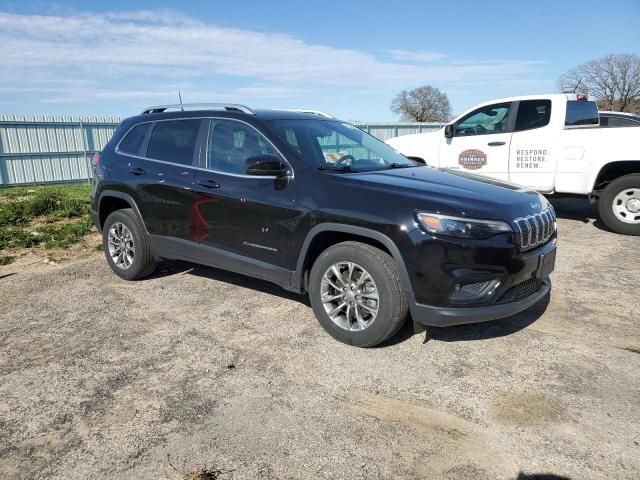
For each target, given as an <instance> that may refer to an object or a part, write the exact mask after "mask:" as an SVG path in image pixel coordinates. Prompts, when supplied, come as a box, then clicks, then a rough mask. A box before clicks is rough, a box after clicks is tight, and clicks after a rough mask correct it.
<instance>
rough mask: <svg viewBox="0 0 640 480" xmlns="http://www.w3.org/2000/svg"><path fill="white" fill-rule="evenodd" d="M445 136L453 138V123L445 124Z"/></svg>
mask: <svg viewBox="0 0 640 480" xmlns="http://www.w3.org/2000/svg"><path fill="white" fill-rule="evenodd" d="M444 136H445V138H453V124H451V123H450V124H448V125H445V126H444Z"/></svg>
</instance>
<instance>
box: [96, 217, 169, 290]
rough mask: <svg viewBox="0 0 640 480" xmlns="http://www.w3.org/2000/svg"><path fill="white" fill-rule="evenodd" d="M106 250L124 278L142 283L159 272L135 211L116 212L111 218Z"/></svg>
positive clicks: (105, 229) (104, 244)
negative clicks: (140, 280)
mask: <svg viewBox="0 0 640 480" xmlns="http://www.w3.org/2000/svg"><path fill="white" fill-rule="evenodd" d="M102 247H103V249H104V254H105V256H106V257H107V263H109V266H110V267H111V270H113V271H114V273H115V274H116V275H118V276H119V277H120V278H124V279H125V280H138V279H140V278H144V277H146V276H148V275H151V274H152V273H153V271H154V270H155V269H156V261H155V260H154V258H153V255H152V253H151V248H150V246H149V241H148V239H147V235H146V233H145V231H144V227H143V225H142V222H141V221H140V219H139V218H138V216H137V215H136V214H135V213H134V211H133V210H132V209H131V208H124V209H122V210H116V211H115V212H112V213H111V214H110V215H109V216H108V217H107V219H106V220H105V222H104V226H103V228H102Z"/></svg>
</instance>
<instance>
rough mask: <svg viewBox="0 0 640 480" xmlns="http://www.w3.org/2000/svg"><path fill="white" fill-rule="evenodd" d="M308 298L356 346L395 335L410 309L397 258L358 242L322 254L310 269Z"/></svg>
mask: <svg viewBox="0 0 640 480" xmlns="http://www.w3.org/2000/svg"><path fill="white" fill-rule="evenodd" d="M309 300H310V301H311V306H312V308H313V312H314V313H315V315H316V318H317V319H318V321H319V322H320V325H322V327H323V328H324V329H325V330H326V331H327V332H328V333H329V334H330V335H331V336H332V337H333V338H335V339H336V340H339V341H340V342H343V343H346V344H349V345H354V346H357V347H372V346H374V345H378V344H379V343H382V342H384V341H385V340H387V339H389V338H391V337H392V336H394V335H395V334H396V333H397V332H398V330H400V328H401V327H402V325H403V324H404V322H405V320H406V317H407V310H408V305H407V295H406V292H405V290H404V288H403V285H402V281H401V279H400V273H399V271H398V267H397V265H396V263H395V261H394V260H393V258H391V256H389V255H388V254H387V253H385V252H383V251H382V250H380V249H378V248H375V247H372V246H371V245H367V244H364V243H360V242H343V243H339V244H336V245H334V246H332V247H329V248H328V249H327V250H325V251H324V252H322V253H321V254H320V256H319V257H318V258H317V259H316V261H315V263H314V264H313V267H312V268H311V275H310V277H309ZM341 305H344V306H343V307H341Z"/></svg>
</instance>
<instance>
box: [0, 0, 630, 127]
mask: <svg viewBox="0 0 640 480" xmlns="http://www.w3.org/2000/svg"><path fill="white" fill-rule="evenodd" d="M603 5H604V3H603V2H602V1H591V0H582V1H573V2H570V1H560V0H556V1H546V0H544V1H539V0H536V1H529V2H516V1H485V2H478V1H477V0H476V1H469V0H457V1H456V2H426V1H424V0H422V1H400V0H398V1H396V2H390V1H389V0H386V1H378V0H370V1H366V2H365V1H351V2H350V1H347V0H342V1H333V0H324V1H322V2H307V1H304V0H298V1H288V0H287V1H276V0H270V1H257V0H256V1H249V0H245V1H238V0H234V1H232V0H217V1H204V0H201V1H183V2H175V1H173V2H170V1H163V0H155V1H153V2H150V1H138V2H134V1H121V0H112V1H108V2H107V1H104V0H103V1H100V2H97V1H79V0H76V1H71V2H64V1H63V2H57V3H53V2H42V1H29V0H20V1H0V65H2V70H3V72H2V75H0V105H1V107H0V113H33V114H86V115H88V114H92V115H118V116H128V115H132V114H135V113H138V112H139V111H140V110H141V109H142V108H143V107H145V106H147V105H151V104H157V103H167V102H174V101H176V99H177V92H178V90H180V91H182V94H183V98H184V100H185V101H189V102H196V101H214V102H219V101H228V102H237V103H245V104H247V105H250V106H253V107H266V108H275V107H281V108H298V107H305V108H316V109H321V110H326V111H328V112H331V113H333V114H334V115H337V116H339V117H341V118H345V119H351V120H379V121H386V120H395V116H394V115H393V114H392V113H391V112H390V110H389V105H390V103H391V100H392V99H393V97H394V96H395V94H396V93H397V92H398V91H399V90H402V89H410V88H413V87H416V86H420V85H424V84H430V85H433V86H436V87H438V88H440V89H441V90H443V91H445V92H446V93H447V94H448V95H449V98H450V100H451V103H452V107H453V111H454V112H461V111H463V110H465V109H466V108H468V107H471V106H473V105H474V104H476V103H478V102H480V101H483V100H487V99H491V98H496V97H502V96H509V95H519V94H533V93H543V92H550V91H551V92H553V91H556V90H557V87H556V81H557V78H558V76H559V75H560V74H561V73H563V72H564V71H566V70H567V69H569V68H571V67H573V66H575V65H577V64H579V63H581V62H583V61H586V60H589V59H593V58H598V57H600V56H602V55H605V54H607V53H640V28H639V27H638V25H640V0H609V1H607V2H606V5H605V6H604V7H603Z"/></svg>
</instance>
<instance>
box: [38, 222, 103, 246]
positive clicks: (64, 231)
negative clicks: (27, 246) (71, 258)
mask: <svg viewBox="0 0 640 480" xmlns="http://www.w3.org/2000/svg"><path fill="white" fill-rule="evenodd" d="M91 227H92V222H91V220H87V219H81V220H78V221H76V222H73V223H65V224H63V225H47V226H46V227H44V228H42V229H41V230H40V231H39V232H38V233H40V235H39V236H38V238H39V239H40V238H41V239H42V240H43V243H44V248H65V247H68V246H69V245H73V244H74V243H78V242H80V241H82V237H84V236H85V235H86V234H88V233H89V232H90V231H91Z"/></svg>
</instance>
